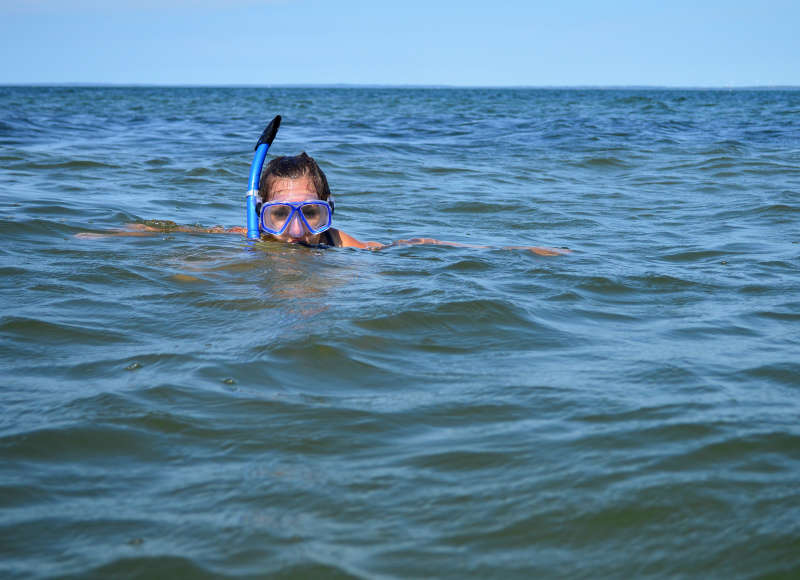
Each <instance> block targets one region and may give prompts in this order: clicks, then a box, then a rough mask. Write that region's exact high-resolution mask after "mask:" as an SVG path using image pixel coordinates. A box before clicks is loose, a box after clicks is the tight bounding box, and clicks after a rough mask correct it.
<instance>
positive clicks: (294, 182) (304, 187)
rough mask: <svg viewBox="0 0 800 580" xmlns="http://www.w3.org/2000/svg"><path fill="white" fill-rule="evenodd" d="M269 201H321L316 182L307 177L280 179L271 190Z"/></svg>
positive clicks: (271, 185)
mask: <svg viewBox="0 0 800 580" xmlns="http://www.w3.org/2000/svg"><path fill="white" fill-rule="evenodd" d="M269 191H270V192H269V201H307V200H311V199H319V197H318V196H317V191H316V189H315V188H314V182H313V181H312V180H311V178H309V177H307V176H305V175H304V176H302V177H298V178H296V179H290V178H288V177H279V178H278V179H275V180H274V181H273V182H272V183H271V184H270V188H269Z"/></svg>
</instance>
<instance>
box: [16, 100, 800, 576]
mask: <svg viewBox="0 0 800 580" xmlns="http://www.w3.org/2000/svg"><path fill="white" fill-rule="evenodd" d="M276 114H281V115H282V116H283V125H282V126H281V129H280V132H279V133H278V136H277V138H276V140H275V143H274V145H273V146H272V148H271V150H270V155H273V154H274V155H281V154H297V153H299V152H301V151H307V152H308V153H309V154H310V155H312V156H313V157H314V158H316V159H317V160H318V161H319V163H320V165H321V166H322V168H323V170H324V171H325V172H326V174H327V176H328V179H329V181H330V183H331V187H332V189H333V191H334V194H335V196H336V214H335V216H334V222H335V225H336V226H337V227H339V228H341V229H342V230H344V231H346V232H347V233H349V234H351V235H353V236H355V237H356V238H358V239H362V240H374V241H379V242H385V243H388V242H391V241H394V240H398V239H408V238H413V237H420V236H424V237H432V238H436V239H440V240H448V241H453V242H458V243H462V244H473V245H475V246H484V247H451V246H441V245H422V246H394V247H390V248H387V249H384V250H381V251H366V250H355V249H335V248H334V249H320V248H306V247H291V246H284V245H280V244H276V243H270V242H248V241H246V240H245V239H244V238H243V237H242V236H240V235H228V234H190V233H179V232H175V231H166V230H165V231H163V232H158V233H155V234H153V235H149V236H141V237H135V236H128V237H125V236H106V237H104V236H100V235H98V236H94V237H86V236H83V237H82V236H78V234H82V233H91V234H106V233H109V232H114V231H116V230H121V229H124V228H126V227H128V224H142V223H145V222H146V220H171V221H174V222H176V223H179V224H202V225H205V226H213V225H216V224H221V225H224V226H226V227H227V226H240V225H243V224H244V198H245V195H244V194H245V190H246V188H247V175H248V170H249V166H250V162H251V160H252V152H253V147H254V145H255V142H256V140H257V139H258V137H259V135H260V133H261V131H262V130H263V128H264V126H265V125H266V124H267V122H268V121H269V120H270V119H271V118H272V117H273V116H274V115H276ZM507 246H546V247H554V248H569V249H570V250H571V252H570V253H568V254H564V255H561V256H540V255H536V254H534V253H532V252H530V251H528V250H525V249H505V248H506V247H507ZM0 272H1V275H0V307H1V309H0V376H1V377H2V379H1V381H2V383H1V386H0V409H2V413H0V577H2V578H26V579H27V578H56V577H57V578H187V579H188V578H192V579H194V578H312V577H320V578H322V577H324V578H380V579H389V578H398V579H400V578H454V579H455V578H459V579H460V578H467V577H470V578H502V579H509V578H532V577H545V578H556V577H568V578H597V577H602V578H665V577H669V578H684V577H693V578H724V579H726V580H729V579H731V578H771V579H778V578H787V579H788V578H798V577H800V90H658V89H636V90H625V89H615V90H588V89H587V90H579V89H574V90H557V89H552V90H545V89H447V88H443V89H433V88H429V89H412V88H358V87H354V88H323V87H315V88H189V87H185V88H163V87H158V88H152V87H0Z"/></svg>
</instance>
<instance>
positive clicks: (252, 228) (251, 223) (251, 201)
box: [246, 115, 281, 240]
mask: <svg viewBox="0 0 800 580" xmlns="http://www.w3.org/2000/svg"><path fill="white" fill-rule="evenodd" d="M280 126H281V116H280V115H275V118H274V119H272V121H270V122H269V125H267V128H266V129H264V132H263V133H261V137H259V139H258V143H256V147H255V151H256V152H255V155H253V163H252V164H251V165H250V182H249V184H248V186H247V198H246V199H247V206H246V210H247V239H249V240H257V239H258V238H259V237H260V233H259V230H258V216H257V215H256V203H258V183H259V181H261V169H263V167H264V160H265V159H266V158H267V151H268V150H269V146H270V145H272V141H273V140H274V139H275V135H277V134H278V128H279V127H280Z"/></svg>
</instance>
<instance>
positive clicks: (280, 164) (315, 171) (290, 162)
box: [258, 151, 331, 202]
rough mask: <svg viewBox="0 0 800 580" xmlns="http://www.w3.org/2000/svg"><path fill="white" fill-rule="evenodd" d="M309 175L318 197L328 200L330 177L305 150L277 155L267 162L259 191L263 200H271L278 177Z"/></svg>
mask: <svg viewBox="0 0 800 580" xmlns="http://www.w3.org/2000/svg"><path fill="white" fill-rule="evenodd" d="M300 177H308V178H310V179H311V183H313V184H314V190H315V191H316V192H317V197H318V198H320V199H321V200H322V201H328V200H329V198H330V197H331V189H330V187H328V179H327V178H326V177H325V174H324V173H323V172H322V169H320V167H319V165H317V162H316V161H314V159H313V158H312V157H311V156H310V155H308V154H307V153H306V152H305V151H303V152H302V153H301V154H300V155H293V156H282V157H276V158H275V159H272V160H270V162H269V163H267V166H266V167H265V168H264V171H263V172H262V173H261V181H260V183H259V184H258V192H259V196H260V197H261V201H262V202H265V201H269V196H270V194H271V193H272V192H271V188H272V184H273V183H274V182H275V181H276V180H278V179H281V178H283V179H298V178H300Z"/></svg>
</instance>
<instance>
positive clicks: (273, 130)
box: [253, 115, 281, 151]
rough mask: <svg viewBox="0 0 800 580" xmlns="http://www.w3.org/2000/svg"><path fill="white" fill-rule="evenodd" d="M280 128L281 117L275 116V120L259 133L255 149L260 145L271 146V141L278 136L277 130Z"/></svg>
mask: <svg viewBox="0 0 800 580" xmlns="http://www.w3.org/2000/svg"><path fill="white" fill-rule="evenodd" d="M280 126H281V116H280V115H275V118H274V119H272V121H270V122H269V125H267V128H266V129H264V132H263V133H261V137H259V138H258V143H256V146H255V147H254V149H253V150H254V151H255V149H258V146H259V145H261V144H262V143H266V144H267V147H269V146H270V145H272V141H273V140H274V139H275V135H277V134H278V128H279V127H280Z"/></svg>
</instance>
